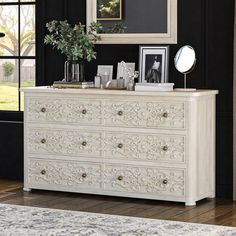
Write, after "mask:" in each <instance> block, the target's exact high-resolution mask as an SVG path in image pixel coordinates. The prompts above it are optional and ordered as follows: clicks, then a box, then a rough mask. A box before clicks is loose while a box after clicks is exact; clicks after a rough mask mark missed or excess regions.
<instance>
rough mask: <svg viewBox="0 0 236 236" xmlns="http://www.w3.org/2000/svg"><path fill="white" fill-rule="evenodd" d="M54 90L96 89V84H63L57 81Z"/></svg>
mask: <svg viewBox="0 0 236 236" xmlns="http://www.w3.org/2000/svg"><path fill="white" fill-rule="evenodd" d="M52 87H53V88H58V89H66V88H76V89H86V88H94V82H62V81H55V82H54V83H53V86H52Z"/></svg>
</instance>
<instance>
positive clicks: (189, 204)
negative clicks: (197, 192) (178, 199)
mask: <svg viewBox="0 0 236 236" xmlns="http://www.w3.org/2000/svg"><path fill="white" fill-rule="evenodd" d="M185 206H188V207H191V206H196V202H194V201H187V202H185Z"/></svg>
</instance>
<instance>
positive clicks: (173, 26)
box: [86, 0, 178, 44]
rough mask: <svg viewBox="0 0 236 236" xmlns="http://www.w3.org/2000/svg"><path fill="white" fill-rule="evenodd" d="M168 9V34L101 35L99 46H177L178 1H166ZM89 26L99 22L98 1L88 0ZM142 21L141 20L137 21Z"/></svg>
mask: <svg viewBox="0 0 236 236" xmlns="http://www.w3.org/2000/svg"><path fill="white" fill-rule="evenodd" d="M166 1H167V3H168V9H167V17H168V19H167V22H168V27H167V33H155V32H153V33H152V34H150V33H149V34H144V33H143V34H138V33H137V34H131V33H127V34H126V33H124V34H99V35H100V36H101V38H102V40H101V41H98V42H97V43H99V44H176V43H177V21H178V17H177V15H178V13H177V10H178V8H177V0H166ZM86 5H87V7H86V8H87V26H89V25H90V24H91V23H92V22H96V21H97V0H87V1H86ZM137 20H141V19H137Z"/></svg>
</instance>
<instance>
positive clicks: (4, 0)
mask: <svg viewBox="0 0 236 236" xmlns="http://www.w3.org/2000/svg"><path fill="white" fill-rule="evenodd" d="M0 2H18V0H0Z"/></svg>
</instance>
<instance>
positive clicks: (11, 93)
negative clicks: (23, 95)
mask: <svg viewBox="0 0 236 236" xmlns="http://www.w3.org/2000/svg"><path fill="white" fill-rule="evenodd" d="M17 65H18V62H17V60H14V59H2V60H0V110H8V111H17V110H18V109H19V107H18V95H19V93H18V67H17Z"/></svg>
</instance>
